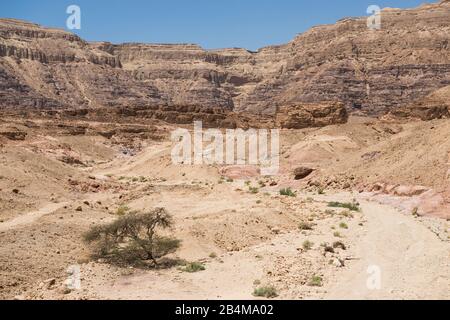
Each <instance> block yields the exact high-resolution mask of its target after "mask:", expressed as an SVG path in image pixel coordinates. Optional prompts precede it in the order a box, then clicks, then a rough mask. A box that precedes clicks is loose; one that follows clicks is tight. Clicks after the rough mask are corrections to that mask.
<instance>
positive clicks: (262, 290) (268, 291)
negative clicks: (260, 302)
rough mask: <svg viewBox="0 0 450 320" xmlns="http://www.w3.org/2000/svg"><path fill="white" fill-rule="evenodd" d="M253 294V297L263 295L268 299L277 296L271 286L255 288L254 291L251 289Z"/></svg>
mask: <svg viewBox="0 0 450 320" xmlns="http://www.w3.org/2000/svg"><path fill="white" fill-rule="evenodd" d="M253 295H254V296H255V297H264V298H268V299H270V298H276V297H278V294H277V290H276V289H275V288H274V287H272V286H267V287H259V288H256V289H255V291H253Z"/></svg>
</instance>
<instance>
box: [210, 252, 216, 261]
mask: <svg viewBox="0 0 450 320" xmlns="http://www.w3.org/2000/svg"><path fill="white" fill-rule="evenodd" d="M209 257H210V258H211V259H215V258H217V254H216V253H215V252H211V253H210V254H209Z"/></svg>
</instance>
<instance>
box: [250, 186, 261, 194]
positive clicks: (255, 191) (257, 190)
mask: <svg viewBox="0 0 450 320" xmlns="http://www.w3.org/2000/svg"><path fill="white" fill-rule="evenodd" d="M248 190H249V191H250V193H254V194H256V193H258V192H259V189H258V188H256V187H248Z"/></svg>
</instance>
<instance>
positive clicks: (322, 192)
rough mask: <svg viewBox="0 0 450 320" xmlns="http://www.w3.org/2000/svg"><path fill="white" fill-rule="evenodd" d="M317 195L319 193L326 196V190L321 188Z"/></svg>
mask: <svg viewBox="0 0 450 320" xmlns="http://www.w3.org/2000/svg"><path fill="white" fill-rule="evenodd" d="M317 193H318V194H325V190H323V189H322V188H321V189H319V190H317Z"/></svg>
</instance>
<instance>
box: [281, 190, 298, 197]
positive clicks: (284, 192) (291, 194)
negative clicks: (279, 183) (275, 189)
mask: <svg viewBox="0 0 450 320" xmlns="http://www.w3.org/2000/svg"><path fill="white" fill-rule="evenodd" d="M280 195H282V196H288V197H296V196H297V194H295V192H294V191H292V189H291V188H284V189H281V190H280Z"/></svg>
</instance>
